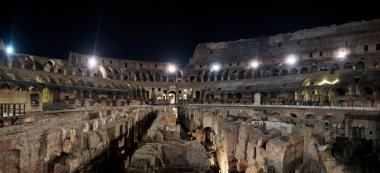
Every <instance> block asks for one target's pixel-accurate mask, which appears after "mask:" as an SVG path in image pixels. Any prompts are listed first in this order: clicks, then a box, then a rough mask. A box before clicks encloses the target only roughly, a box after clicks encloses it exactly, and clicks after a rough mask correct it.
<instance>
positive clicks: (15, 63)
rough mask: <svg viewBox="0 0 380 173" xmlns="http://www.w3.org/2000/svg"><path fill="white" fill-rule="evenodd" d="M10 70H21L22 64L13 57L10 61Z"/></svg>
mask: <svg viewBox="0 0 380 173" xmlns="http://www.w3.org/2000/svg"><path fill="white" fill-rule="evenodd" d="M12 68H22V64H21V62H20V61H19V59H18V58H16V57H14V59H13V61H12Z"/></svg>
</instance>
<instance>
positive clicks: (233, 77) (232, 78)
mask: <svg viewBox="0 0 380 173" xmlns="http://www.w3.org/2000/svg"><path fill="white" fill-rule="evenodd" d="M237 74H238V71H237V70H234V71H233V72H232V73H231V74H230V80H236V79H237Z"/></svg>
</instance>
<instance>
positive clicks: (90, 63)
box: [88, 57, 97, 68]
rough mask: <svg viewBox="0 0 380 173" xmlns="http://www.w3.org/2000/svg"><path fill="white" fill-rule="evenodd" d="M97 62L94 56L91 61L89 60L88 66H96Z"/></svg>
mask: <svg viewBox="0 0 380 173" xmlns="http://www.w3.org/2000/svg"><path fill="white" fill-rule="evenodd" d="M96 64H97V62H96V59H95V57H92V58H91V59H90V61H89V62H88V66H89V67H90V68H93V67H95V66H96Z"/></svg>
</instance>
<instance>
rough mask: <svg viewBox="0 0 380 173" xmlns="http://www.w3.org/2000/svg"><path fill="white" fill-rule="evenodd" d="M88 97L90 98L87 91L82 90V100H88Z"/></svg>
mask: <svg viewBox="0 0 380 173" xmlns="http://www.w3.org/2000/svg"><path fill="white" fill-rule="evenodd" d="M89 97H90V94H89V92H88V91H87V90H84V91H83V98H86V99H88V98H89Z"/></svg>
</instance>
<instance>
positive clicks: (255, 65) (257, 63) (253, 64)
mask: <svg viewBox="0 0 380 173" xmlns="http://www.w3.org/2000/svg"><path fill="white" fill-rule="evenodd" d="M251 67H252V68H257V67H259V62H257V61H252V63H251Z"/></svg>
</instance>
